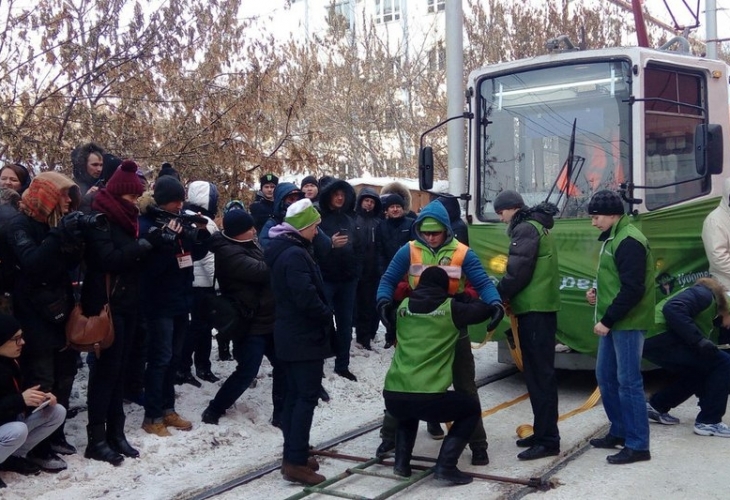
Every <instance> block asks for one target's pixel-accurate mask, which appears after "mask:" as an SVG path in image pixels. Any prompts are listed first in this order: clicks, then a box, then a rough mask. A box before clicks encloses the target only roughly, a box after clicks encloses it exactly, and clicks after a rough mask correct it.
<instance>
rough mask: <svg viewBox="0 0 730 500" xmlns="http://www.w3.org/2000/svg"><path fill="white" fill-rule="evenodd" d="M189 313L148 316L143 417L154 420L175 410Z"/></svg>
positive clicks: (159, 419) (160, 418) (160, 419)
mask: <svg viewBox="0 0 730 500" xmlns="http://www.w3.org/2000/svg"><path fill="white" fill-rule="evenodd" d="M188 323H189V319H188V315H187V314H180V315H177V316H173V317H162V318H159V317H158V318H151V317H148V320H147V325H148V327H149V331H148V338H147V370H146V371H145V398H144V418H145V420H147V421H151V422H153V423H156V422H161V421H162V417H163V416H164V415H165V414H166V413H169V412H170V411H174V410H175V372H176V371H177V369H178V366H179V365H180V356H181V354H182V348H183V342H184V340H185V335H186V333H187V330H188Z"/></svg>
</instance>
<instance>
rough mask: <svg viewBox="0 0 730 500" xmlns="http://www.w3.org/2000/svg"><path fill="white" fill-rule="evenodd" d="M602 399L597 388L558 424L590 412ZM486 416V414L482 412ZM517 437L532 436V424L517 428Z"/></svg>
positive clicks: (559, 418)
mask: <svg viewBox="0 0 730 500" xmlns="http://www.w3.org/2000/svg"><path fill="white" fill-rule="evenodd" d="M599 399H601V391H600V390H599V389H598V387H596V388H595V389H594V390H593V393H592V394H591V395H590V396H589V397H588V399H586V401H585V403H583V404H582V405H580V406H579V407H578V408H575V409H574V410H570V411H569V412H568V413H563V414H562V415H560V416H559V417H558V422H562V421H563V420H567V419H569V418H570V417H572V416H574V415H578V414H579V413H583V412H584V411H587V410H590V409H591V408H593V407H594V406H596V404H597V403H598V400H599ZM482 414H484V412H482ZM515 432H517V436H519V437H520V438H526V437H528V436H531V435H532V434H533V433H534V430H533V429H532V426H531V425H530V424H522V425H519V426H517V430H516V431H515Z"/></svg>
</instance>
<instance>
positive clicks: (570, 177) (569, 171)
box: [545, 118, 585, 215]
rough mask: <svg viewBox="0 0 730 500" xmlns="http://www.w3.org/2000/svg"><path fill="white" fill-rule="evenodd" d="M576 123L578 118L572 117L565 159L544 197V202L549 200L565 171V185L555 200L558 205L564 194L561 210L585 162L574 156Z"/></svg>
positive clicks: (581, 158) (566, 204)
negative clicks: (571, 127)
mask: <svg viewBox="0 0 730 500" xmlns="http://www.w3.org/2000/svg"><path fill="white" fill-rule="evenodd" d="M577 123H578V119H577V118H574V119H573V130H572V132H571V133H570V144H569V145H568V157H567V158H566V159H565V162H564V163H563V166H562V167H561V168H560V172H558V176H557V177H556V178H555V181H554V182H553V185H552V187H551V188H550V192H549V193H548V195H547V197H546V198H545V202H549V201H550V197H551V196H552V195H553V191H555V188H556V187H557V185H558V182H559V181H560V179H561V178H563V173H565V177H564V179H565V185H564V186H563V187H561V189H560V194H559V195H558V199H557V200H556V201H555V205H556V206H560V201H561V199H562V198H563V194H565V205H563V210H565V207H567V206H568V200H569V199H570V188H571V186H574V185H575V181H576V180H577V179H578V176H579V175H580V172H581V170H583V165H584V164H585V158H583V157H582V156H575V128H576V125H577ZM561 215H562V210H561Z"/></svg>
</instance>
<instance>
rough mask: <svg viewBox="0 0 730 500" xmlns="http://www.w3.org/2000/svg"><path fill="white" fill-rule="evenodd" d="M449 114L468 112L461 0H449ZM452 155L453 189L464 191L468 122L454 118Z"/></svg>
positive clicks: (450, 143)
mask: <svg viewBox="0 0 730 500" xmlns="http://www.w3.org/2000/svg"><path fill="white" fill-rule="evenodd" d="M445 11H446V12H445V17H446V97H447V112H446V116H447V117H451V116H457V115H460V114H462V113H463V111H464V91H463V88H464V35H463V30H464V13H463V10H462V7H461V2H460V1H459V2H455V1H450V2H446V9H445ZM446 131H447V138H448V155H449V192H450V193H451V194H455V195H459V194H462V193H463V192H464V191H465V189H466V161H465V154H464V122H463V120H453V121H451V122H449V123H448V124H447V129H446Z"/></svg>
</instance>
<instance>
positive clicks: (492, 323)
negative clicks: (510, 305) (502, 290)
mask: <svg viewBox="0 0 730 500" xmlns="http://www.w3.org/2000/svg"><path fill="white" fill-rule="evenodd" d="M491 305H492V306H493V307H494V310H493V311H492V316H491V317H490V319H489V324H488V325H487V331H488V332H491V331H492V330H494V329H495V328H497V325H498V324H499V322H500V321H502V318H504V306H502V304H491Z"/></svg>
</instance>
